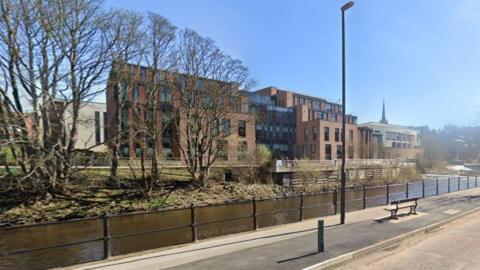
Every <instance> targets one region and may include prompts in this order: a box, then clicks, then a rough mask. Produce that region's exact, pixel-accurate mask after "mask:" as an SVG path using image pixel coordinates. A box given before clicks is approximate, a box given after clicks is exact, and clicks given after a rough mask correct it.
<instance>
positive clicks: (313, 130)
mask: <svg viewBox="0 0 480 270" xmlns="http://www.w3.org/2000/svg"><path fill="white" fill-rule="evenodd" d="M312 137H313V140H314V141H316V140H317V127H313V128H312Z"/></svg>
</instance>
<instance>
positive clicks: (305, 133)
mask: <svg viewBox="0 0 480 270" xmlns="http://www.w3.org/2000/svg"><path fill="white" fill-rule="evenodd" d="M303 139H304V140H305V141H307V140H308V129H307V128H306V127H304V128H303Z"/></svg>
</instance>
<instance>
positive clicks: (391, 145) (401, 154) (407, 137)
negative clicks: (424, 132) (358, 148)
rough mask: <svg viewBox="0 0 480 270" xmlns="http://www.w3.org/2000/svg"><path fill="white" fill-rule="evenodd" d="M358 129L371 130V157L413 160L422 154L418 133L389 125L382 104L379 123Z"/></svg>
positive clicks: (410, 129)
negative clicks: (365, 128)
mask: <svg viewBox="0 0 480 270" xmlns="http://www.w3.org/2000/svg"><path fill="white" fill-rule="evenodd" d="M359 127H367V128H370V129H372V142H373V157H374V158H399V159H413V158H417V157H418V156H419V155H422V154H423V149H422V148H421V146H422V142H421V136H419V131H418V130H417V129H413V128H411V127H407V126H401V125H392V124H389V123H388V121H387V119H386V117H385V103H383V111H382V119H381V120H380V122H367V123H363V124H360V125H359Z"/></svg>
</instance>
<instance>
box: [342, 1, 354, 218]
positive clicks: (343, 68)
mask: <svg viewBox="0 0 480 270" xmlns="http://www.w3.org/2000/svg"><path fill="white" fill-rule="evenodd" d="M352 6H353V2H352V1H350V2H348V3H346V4H345V5H343V6H342V8H341V10H342V172H341V191H340V224H345V188H346V185H347V179H346V178H347V174H346V171H345V153H346V152H347V151H346V148H345V145H346V143H345V134H346V132H345V11H346V10H348V9H349V8H351V7H352Z"/></svg>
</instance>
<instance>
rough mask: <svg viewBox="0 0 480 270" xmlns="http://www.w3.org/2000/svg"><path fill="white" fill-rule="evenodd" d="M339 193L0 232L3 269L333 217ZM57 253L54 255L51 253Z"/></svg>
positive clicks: (453, 185) (401, 192)
mask: <svg viewBox="0 0 480 270" xmlns="http://www.w3.org/2000/svg"><path fill="white" fill-rule="evenodd" d="M478 184H479V183H478V181H477V176H458V177H439V178H437V179H426V180H422V181H418V182H411V183H407V184H391V185H389V184H387V185H382V186H375V187H367V186H363V187H360V188H350V189H348V190H347V192H346V209H347V211H355V210H360V209H365V208H368V207H374V206H380V205H385V204H388V203H389V202H390V201H392V200H399V199H404V198H412V197H430V196H437V195H441V194H445V193H449V192H455V191H459V190H463V189H469V188H474V187H477V186H478ZM339 207H340V203H339V192H338V191H337V190H332V191H328V192H321V193H312V194H303V193H302V194H300V195H297V196H290V197H279V198H273V199H262V200H259V199H253V200H249V201H237V202H228V203H224V204H216V205H204V206H195V205H193V204H192V205H191V206H190V207H189V208H182V209H166V210H159V211H154V212H144V213H127V214H118V215H108V214H105V215H103V216H101V217H95V218H86V219H81V220H72V221H64V222H54V223H46V224H34V225H25V226H17V227H11V228H2V229H0V234H1V237H0V269H3V268H10V267H11V268H17V269H19V268H22V269H45V268H49V267H53V266H57V267H58V266H66V265H72V264H78V263H83V262H89V261H94V260H101V259H107V258H109V257H110V256H112V255H113V256H116V255H121V254H127V253H131V252H138V251H142V250H148V249H154V248H160V247H165V246H171V245H178V244H184V243H189V242H195V241H197V240H199V239H207V238H211V237H216V236H221V235H227V234H233V233H238V232H245V231H251V230H256V229H259V228H264V227H269V226H275V225H280V224H286V223H292V222H298V221H302V220H304V219H310V218H316V217H323V216H328V215H334V214H337V212H338V209H339ZM51 252H55V256H53V258H52V256H50V255H51Z"/></svg>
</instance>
